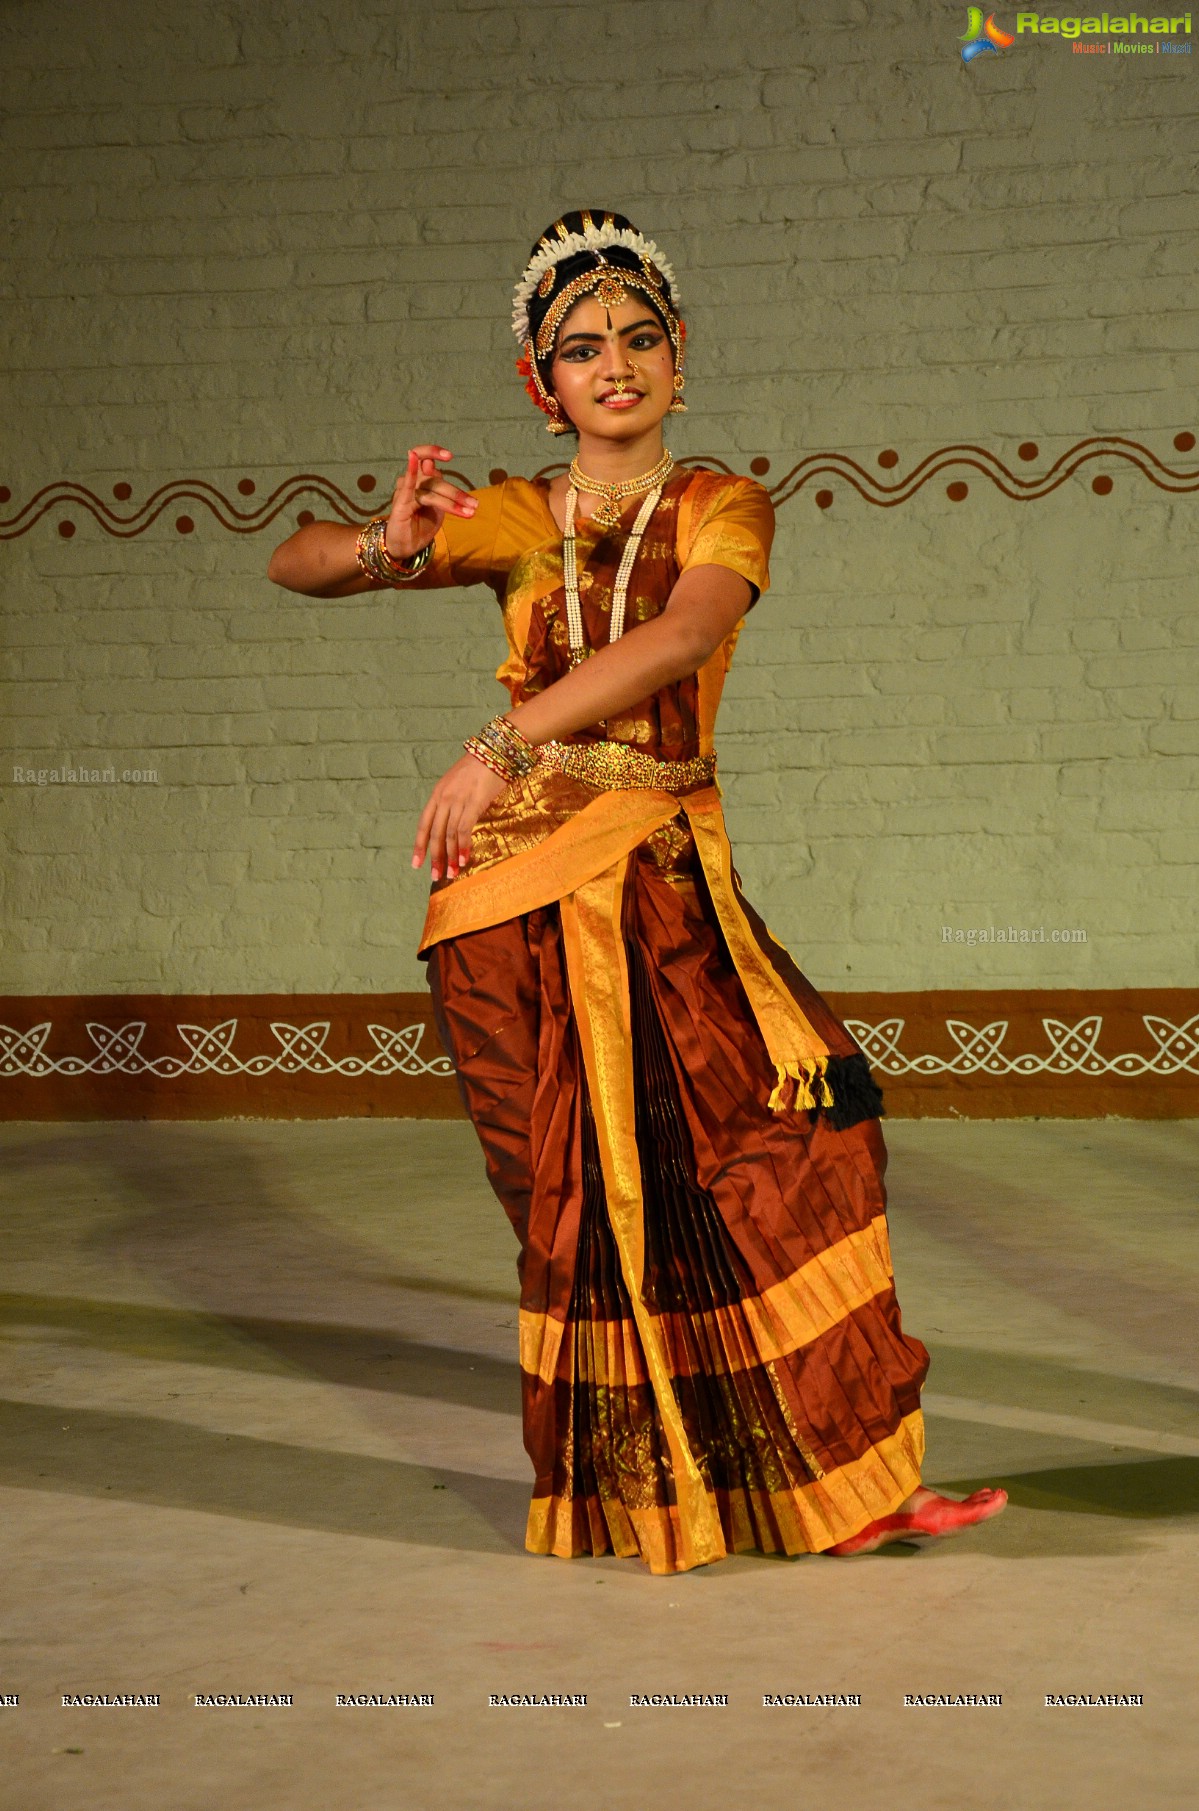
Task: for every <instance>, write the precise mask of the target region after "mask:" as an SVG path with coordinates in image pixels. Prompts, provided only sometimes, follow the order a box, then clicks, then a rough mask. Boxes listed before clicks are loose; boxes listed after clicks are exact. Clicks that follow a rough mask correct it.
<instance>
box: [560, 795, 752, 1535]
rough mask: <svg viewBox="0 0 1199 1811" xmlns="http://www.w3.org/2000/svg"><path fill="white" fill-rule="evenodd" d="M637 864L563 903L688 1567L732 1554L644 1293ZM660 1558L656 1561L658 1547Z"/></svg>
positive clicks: (613, 1194)
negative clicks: (636, 1044) (628, 898)
mask: <svg viewBox="0 0 1199 1811" xmlns="http://www.w3.org/2000/svg"><path fill="white" fill-rule="evenodd" d="M672 803H673V801H672ZM672 815H673V813H672ZM628 868H629V857H628V854H627V853H626V854H625V855H624V856H623V857H622V858H621V859H620V860H619V861H618V862H615V863H613V865H612V866H611V867H610V868H606V869H604V870H603V872H602V873H600V874H597V875H595V876H594V877H593V878H592V879H591V880H588V881H586V882H585V883H584V884H583V885H582V886H580V887H577V888H575V890H574V891H573V892H571V893H569V894H567V895H566V897H565V898H564V899H563V900H562V901H561V908H560V909H561V914H562V933H563V943H564V945H565V949H566V968H567V976H568V979H569V982H570V992H571V1000H572V1004H573V1006H574V1009H575V1019H576V1023H577V1026H578V1031H579V1042H580V1045H581V1047H582V1051H583V1062H584V1065H585V1068H586V1072H587V1082H588V1087H589V1090H590V1094H591V1103H592V1111H593V1113H594V1116H595V1129H596V1137H597V1142H598V1144H599V1152H600V1163H601V1167H602V1169H603V1175H604V1191H605V1196H606V1199H607V1208H608V1221H609V1224H610V1226H611V1228H612V1236H613V1239H614V1240H615V1243H616V1249H617V1252H618V1253H619V1256H620V1264H621V1270H622V1271H623V1273H624V1279H625V1287H626V1289H627V1290H628V1294H629V1299H630V1303H631V1306H632V1310H633V1319H634V1322H635V1324H636V1327H637V1332H638V1334H639V1336H640V1339H641V1346H642V1350H643V1352H644V1354H645V1362H646V1367H647V1369H648V1371H649V1379H650V1385H651V1387H652V1389H653V1393H654V1399H655V1402H656V1404H657V1409H658V1415H659V1417H660V1420H661V1423H662V1431H663V1433H664V1434H665V1437H666V1444H667V1448H668V1450H669V1453H670V1465H671V1473H672V1477H673V1482H674V1495H675V1502H676V1505H677V1508H678V1537H679V1550H680V1553H681V1555H682V1560H683V1569H690V1568H691V1567H693V1566H704V1565H708V1564H710V1563H711V1562H712V1561H713V1560H718V1559H724V1558H725V1556H726V1554H727V1551H728V1549H727V1548H726V1546H725V1542H724V1536H723V1534H722V1532H721V1527H720V1517H719V1515H718V1514H717V1512H716V1507H715V1504H714V1503H713V1500H712V1497H711V1494H710V1493H709V1491H708V1489H707V1486H706V1485H705V1483H704V1480H703V1477H702V1476H701V1474H700V1470H699V1467H698V1465H697V1464H696V1461H695V1457H694V1455H693V1453H692V1451H691V1448H690V1446H689V1444H688V1442H687V1435H686V1430H685V1428H684V1426H683V1417H682V1413H681V1411H680V1408H679V1405H678V1401H677V1399H676V1397H675V1393H674V1382H673V1379H672V1377H671V1374H670V1366H669V1363H668V1359H667V1352H666V1345H665V1341H664V1340H663V1338H662V1331H661V1327H660V1326H659V1324H658V1321H657V1317H656V1316H655V1315H653V1314H652V1313H651V1312H650V1310H649V1309H648V1308H647V1307H646V1305H645V1303H644V1302H643V1300H642V1286H643V1282H644V1275H645V1203H644V1200H643V1198H642V1193H641V1160H640V1155H639V1152H638V1147H637V1136H636V1131H635V1124H636V1120H635V1112H636V1109H635V1098H634V1090H633V1026H632V1008H631V1005H630V998H629V977H628V964H627V958H626V955H625V947H624V937H623V934H622V931H621V908H622V904H623V899H624V887H625V880H626V876H627V873H628ZM650 1565H651V1570H652V1569H653V1557H652V1555H651V1556H650Z"/></svg>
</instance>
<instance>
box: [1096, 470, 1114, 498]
mask: <svg viewBox="0 0 1199 1811" xmlns="http://www.w3.org/2000/svg"><path fill="white" fill-rule="evenodd" d="M1111 488H1112V481H1111V479H1110V478H1109V477H1108V475H1107V473H1106V472H1100V474H1099V476H1098V477H1097V478H1092V479H1091V489H1092V490H1093V491H1094V493H1095V495H1096V496H1097V497H1106V496H1107V494H1108V492H1109V491H1110V490H1111Z"/></svg>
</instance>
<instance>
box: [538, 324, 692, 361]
mask: <svg viewBox="0 0 1199 1811" xmlns="http://www.w3.org/2000/svg"><path fill="white" fill-rule="evenodd" d="M665 337H666V336H665V334H662V333H655V332H654V331H653V329H652V328H648V327H647V328H646V330H645V331H644V333H635V334H633V336H632V338H631V339H630V340H629V351H630V352H651V351H652V350H653V348H654V347H655V346H660V345H661V344H662V341H663V340H664V339H665ZM598 352H599V347H598V346H588V345H587V344H586V343H580V344H578V345H575V346H568V347H567V348H566V350H565V352H559V353H558V354H557V356H558V357H559V358H560V359H562V360H563V361H565V362H567V363H569V364H572V365H581V364H583V363H585V362H586V361H587V360H588V359H590V358H593V357H595V356H596V354H597V353H598Z"/></svg>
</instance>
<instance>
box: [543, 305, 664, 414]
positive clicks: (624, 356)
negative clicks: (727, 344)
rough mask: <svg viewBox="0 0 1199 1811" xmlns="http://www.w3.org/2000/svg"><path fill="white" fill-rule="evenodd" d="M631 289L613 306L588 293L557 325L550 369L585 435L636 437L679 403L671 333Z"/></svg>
mask: <svg viewBox="0 0 1199 1811" xmlns="http://www.w3.org/2000/svg"><path fill="white" fill-rule="evenodd" d="M626 294H627V296H628V300H627V301H625V302H617V303H615V304H614V305H613V306H612V307H606V306H605V305H604V303H602V302H597V301H596V299H595V297H594V296H584V297H583V298H582V300H581V301H579V302H576V303H575V306H574V307H573V308H572V309H571V311H570V313H569V314H568V315H567V316H566V318H565V320H564V321H563V322H562V325H561V327H560V328H559V329H558V339H557V343H556V345H555V348H554V360H553V364H552V366H551V367H550V374H551V377H552V379H553V385H554V390H555V392H556V394H557V397H558V401H559V402H560V403H561V404H562V407H563V409H564V410H565V412H566V414H567V415H568V416H569V417H570V419H571V421H572V422H573V423H574V425H575V427H576V428H578V430H579V433H580V435H589V436H593V437H595V438H596V439H602V440H628V439H632V438H634V437H636V436H640V435H642V434H644V433H645V432H646V430H647V429H650V428H654V427H656V426H657V424H658V423H659V422H660V421H661V420H662V417H663V416H664V415H665V414H666V411H667V409H668V408H669V407H670V405H671V402H672V401H673V400H674V354H673V352H672V350H671V345H670V337H669V335H668V334H667V332H666V329H665V328H664V327H663V325H662V323H661V321H659V319H658V317H657V316H656V315H655V313H654V311H653V309H652V308H651V307H650V306H649V304H648V303H647V302H646V301H645V299H644V297H643V296H641V295H639V294H638V292H637V291H636V290H628V291H626Z"/></svg>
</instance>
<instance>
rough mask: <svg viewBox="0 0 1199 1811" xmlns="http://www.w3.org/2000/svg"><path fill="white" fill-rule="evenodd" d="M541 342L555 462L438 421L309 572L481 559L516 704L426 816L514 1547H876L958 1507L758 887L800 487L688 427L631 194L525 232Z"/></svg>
mask: <svg viewBox="0 0 1199 1811" xmlns="http://www.w3.org/2000/svg"><path fill="white" fill-rule="evenodd" d="M513 320H514V326H515V330H516V337H517V340H518V342H519V343H520V346H521V351H522V357H521V359H520V361H519V362H518V370H520V371H521V372H522V374H523V375H524V376H525V378H526V379H527V384H526V387H527V389H528V391H529V394H530V396H531V397H532V399H533V401H534V402H535V403H536V404H537V405H538V407H539V408H540V409H542V411H543V412H544V414H545V415H546V417H547V426H548V428H549V430H550V432H551V433H554V434H560V433H569V432H574V433H577V435H578V454H577V457H576V458H575V460H574V461H573V462H572V464H571V465H570V468H569V470H568V471H567V472H565V473H563V474H561V475H560V476H558V477H555V478H553V479H552V480H550V481H548V482H546V481H544V480H533V481H531V482H530V481H526V480H525V479H522V478H508V479H505V480H504V482H503V483H502V484H497V485H493V486H491V487H489V488H488V489H485V490H478V491H470V492H463V491H462V490H460V489H459V488H458V487H457V486H456V485H454V484H452V483H450V482H449V481H448V479H447V478H445V477H444V476H443V475H442V474H441V472H440V471H439V466H440V464H442V463H443V462H444V461H445V460H447V459H449V458H450V452H449V449H448V448H446V447H442V446H434V445H422V446H417V447H414V448H413V449H412V450H411V451H410V453H409V455H408V462H407V468H406V470H405V471H404V472H403V473H401V475H400V478H399V480H398V482H397V484H396V488H395V493H394V496H393V498H392V502H391V507H390V509H389V510H388V511H387V513H386V514H385V515H382V516H380V517H378V518H377V519H376V520H375V521H374V522H372V523H370V524H369V525H368V526H367V528H365V529H364V530H363V531H362V532H361V533H359V532H358V531H357V530H356V529H354V528H353V527H346V526H345V525H344V524H341V523H335V522H314V523H311V524H309V525H308V526H307V527H305V528H302V529H300V530H299V531H298V532H297V533H296V534H294V535H293V536H292V537H291V538H290V540H288V541H286V542H284V543H283V545H282V546H281V547H280V548H278V549H277V551H276V553H275V554H274V556H273V558H272V561H271V565H270V569H269V570H270V576H271V577H272V578H273V579H275V580H276V581H277V582H278V583H280V584H282V585H286V586H288V587H289V588H290V589H292V590H294V591H300V592H303V593H306V594H308V595H309V596H316V597H346V596H349V595H351V594H352V593H355V592H360V591H364V590H371V589H377V588H379V587H381V586H388V585H403V586H412V587H414V588H420V587H428V586H439V585H440V586H445V585H453V586H456V585H469V584H486V585H489V586H490V587H491V589H492V590H493V591H494V592H495V595H496V598H497V600H498V601H499V603H500V605H501V608H502V611H503V621H504V631H505V635H506V638H507V644H508V653H507V658H506V659H505V661H504V663H503V665H502V666H501V667H500V669H499V673H498V677H499V679H500V680H501V681H502V682H503V684H504V685H505V686H506V688H507V690H508V692H509V694H510V696H511V698H512V708H511V709H510V710H508V711H507V712H506V713H504V714H502V715H500V716H498V717H496V718H494V719H493V720H492V721H491V722H490V723H489V724H486V725H485V726H484V727H483V728H482V729H481V730H480V731H479V732H478V734H477V735H475V736H472V737H470V738H469V739H468V741H467V742H466V744H465V747H466V751H467V752H466V753H465V754H464V755H463V757H462V758H461V759H460V760H459V761H457V762H456V763H455V764H454V766H453V767H451V768H450V769H449V771H448V772H447V773H446V774H444V775H443V776H442V778H441V779H440V780H439V781H438V783H437V785H436V786H435V787H434V789H433V793H432V796H431V797H430V799H429V802H428V804H427V805H426V807H425V810H424V812H423V814H422V816H421V819H420V825H419V828H418V831H417V836H416V844H415V848H414V851H413V857H412V861H413V866H414V867H419V866H420V865H421V863H422V862H423V860H424V857H425V854H426V852H428V853H429V855H430V860H431V869H432V882H433V885H432V890H431V894H430V899H429V910H428V917H427V920H426V924H425V929H424V933H423V936H422V940H421V949H420V954H421V956H422V957H423V958H424V959H425V960H427V962H428V972H429V983H430V987H431V990H432V995H433V1003H434V1011H435V1015H436V1021H437V1027H438V1031H439V1033H440V1035H441V1038H442V1041H443V1043H444V1045H445V1048H446V1050H447V1051H448V1052H449V1053H450V1056H451V1058H452V1061H453V1064H454V1068H455V1071H456V1074H457V1077H458V1083H459V1087H460V1090H461V1093H462V1098H463V1101H464V1103H465V1106H466V1110H467V1112H468V1113H469V1115H470V1118H471V1120H472V1121H473V1123H474V1126H475V1129H476V1131H477V1132H478V1135H479V1138H480V1141H481V1143H482V1146H483V1151H484V1154H485V1158H486V1164H487V1171H488V1175H489V1178H490V1181H491V1183H492V1186H493V1187H494V1189H495V1191H496V1194H497V1195H498V1196H499V1199H500V1201H501V1203H502V1204H503V1206H504V1208H505V1210H506V1211H507V1213H508V1215H509V1217H510V1219H511V1221H512V1224H513V1227H514V1228H515V1231H516V1234H517V1236H518V1239H519V1242H520V1255H519V1259H518V1263H517V1269H518V1274H519V1277H520V1292H521V1306H520V1363H521V1373H522V1380H523V1395H524V1430H525V1444H526V1447H527V1449H528V1452H529V1454H530V1457H531V1458H532V1460H533V1464H534V1467H535V1470H536V1482H535V1484H534V1490H533V1499H532V1505H531V1508H530V1513H529V1521H528V1529H527V1535H526V1545H527V1546H528V1548H529V1549H530V1550H531V1551H532V1552H534V1553H553V1554H560V1555H563V1556H569V1555H573V1554H579V1553H604V1552H607V1551H608V1550H609V1549H612V1550H614V1551H615V1552H616V1553H617V1554H621V1555H634V1554H639V1555H640V1556H641V1557H642V1558H643V1559H644V1560H645V1561H646V1562H647V1563H648V1565H649V1567H650V1569H651V1570H652V1571H654V1572H662V1573H664V1572H673V1571H684V1570H687V1569H688V1568H690V1567H693V1566H699V1565H704V1564H706V1563H708V1562H710V1561H712V1560H716V1559H720V1558H722V1557H723V1556H725V1555H726V1554H727V1553H729V1552H730V1551H733V1552H736V1551H742V1550H745V1549H749V1548H757V1549H760V1550H763V1551H765V1552H771V1553H773V1552H784V1553H801V1552H812V1551H819V1552H824V1553H833V1554H838V1555H842V1554H849V1553H860V1552H866V1551H869V1550H871V1549H873V1548H875V1547H878V1546H880V1545H882V1543H883V1542H885V1541H888V1540H892V1539H911V1538H913V1537H916V1536H937V1535H946V1534H952V1533H956V1532H959V1531H960V1530H961V1529H962V1528H965V1527H968V1526H970V1525H972V1524H973V1523H975V1522H978V1521H982V1520H984V1519H985V1518H986V1517H988V1516H991V1515H994V1514H996V1513H997V1512H998V1511H999V1510H1000V1509H1002V1508H1003V1506H1004V1504H1005V1502H1006V1500H1007V1499H1006V1496H1005V1494H1004V1492H1003V1491H1001V1490H982V1491H976V1492H975V1493H974V1495H973V1496H971V1497H967V1498H966V1500H965V1501H964V1502H957V1501H954V1500H952V1499H950V1498H947V1497H943V1496H938V1495H936V1494H934V1492H932V1491H931V1490H928V1489H925V1488H924V1487H922V1486H921V1484H920V1466H921V1461H922V1459H923V1456H924V1424H923V1420H922V1416H921V1411H920V1406H919V1404H920V1389H921V1385H922V1383H923V1381H924V1377H925V1373H926V1371H927V1368H928V1353H927V1351H926V1350H925V1348H924V1346H923V1345H921V1343H920V1342H919V1340H916V1339H913V1338H911V1337H910V1336H908V1335H906V1334H905V1333H904V1332H903V1330H902V1327H901V1323H900V1315H899V1308H898V1305H897V1303H896V1299H895V1292H894V1287H893V1277H892V1269H891V1259H890V1250H889V1245H888V1238H887V1221H886V1212H885V1194H884V1189H883V1170H884V1167H885V1163H886V1151H885V1148H884V1145H883V1139H882V1134H881V1130H880V1127H879V1123H878V1116H879V1114H880V1112H881V1111H882V1097H881V1095H880V1094H879V1092H878V1090H877V1088H876V1087H875V1085H874V1083H873V1081H872V1079H871V1076H870V1073H869V1069H868V1066H867V1063H866V1059H865V1057H864V1056H863V1054H862V1053H861V1051H860V1050H859V1049H858V1047H857V1045H856V1044H855V1043H854V1040H853V1039H852V1038H851V1037H850V1035H849V1033H848V1031H847V1030H846V1028H845V1027H844V1025H842V1024H841V1022H840V1021H839V1020H838V1019H837V1018H836V1017H835V1016H834V1014H833V1013H832V1011H831V1010H830V1009H829V1007H828V1006H827V1005H826V1003H825V1002H824V1001H823V1000H822V999H821V997H820V995H819V994H818V993H817V992H816V991H815V989H814V988H813V987H812V986H811V985H810V983H809V982H808V981H806V980H805V979H804V977H803V976H802V975H801V974H800V972H799V970H798V969H797V968H796V967H795V964H794V963H793V962H792V961H791V959H790V957H789V956H788V954H787V952H786V951H785V950H784V949H782V948H781V947H780V945H779V944H778V943H776V942H775V940H774V938H773V937H772V936H771V935H770V932H769V931H768V930H767V929H766V926H765V925H764V924H763V922H762V920H761V919H760V918H759V916H758V914H757V913H756V912H755V911H754V909H753V907H752V906H751V905H750V903H749V902H748V900H747V899H746V898H745V896H744V894H743V893H742V891H741V886H740V879H739V876H738V875H737V873H736V871H735V869H734V868H733V865H732V859H731V854H730V850H729V844H728V839H727V836H726V834H725V829H724V819H723V815H722V811H721V803H720V799H721V794H720V788H719V786H718V784H717V782H716V758H715V752H714V745H713V730H714V727H715V721H716V712H717V707H718V705H719V702H720V694H721V689H722V686H723V683H724V677H725V674H726V672H727V671H728V668H729V664H730V661H731V659H732V654H733V649H734V646H735V644H736V641H737V637H738V635H739V633H740V630H741V627H742V625H743V622H744V618H745V616H746V613H747V612H748V611H749V610H750V609H751V608H752V607H753V605H754V603H755V602H756V601H757V599H758V597H759V596H760V595H761V593H762V592H763V591H764V590H765V589H766V585H767V558H768V555H769V551H770V543H771V538H772V535H773V528H774V519H773V511H772V508H771V504H770V499H769V497H768V496H767V494H766V492H765V491H764V490H763V489H762V488H761V486H760V485H758V484H755V483H753V482H752V481H751V480H750V479H747V478H740V477H733V476H724V475H720V474H716V473H712V472H708V471H704V470H684V469H682V468H681V467H679V466H677V465H676V464H675V463H674V461H673V460H672V459H671V456H670V454H669V453H668V452H666V451H665V450H664V448H663V442H662V424H663V421H664V419H665V417H666V416H667V415H669V414H672V413H677V412H679V411H680V410H682V409H683V408H684V407H685V406H686V405H685V404H684V403H683V400H682V390H683V381H684V380H683V355H684V342H685V330H684V327H683V322H682V320H681V319H680V317H679V313H678V301H677V285H676V281H675V277H674V273H673V271H672V270H671V269H670V267H669V265H668V264H667V263H666V261H665V259H664V258H663V257H662V255H661V254H660V252H659V251H658V249H657V247H656V246H655V245H654V244H653V243H652V241H650V240H647V239H645V238H644V237H643V236H642V235H641V234H640V233H639V232H637V231H636V229H635V228H634V227H633V226H632V225H631V223H630V222H629V221H628V220H626V219H625V218H624V217H623V216H622V215H618V214H613V213H608V212H603V211H602V210H597V209H591V210H585V211H581V212H576V213H572V214H567V215H566V216H565V217H564V218H563V219H561V220H558V221H555V223H554V225H553V226H551V227H550V228H548V229H547V231H546V232H545V233H544V234H543V235H542V237H541V238H540V239H539V240H538V241H537V243H536V245H535V246H534V248H533V252H532V255H531V257H530V260H529V263H528V265H527V266H526V268H525V271H524V274H523V275H522V277H521V280H520V283H519V285H518V286H517V290H516V297H515V310H514V316H513Z"/></svg>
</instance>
